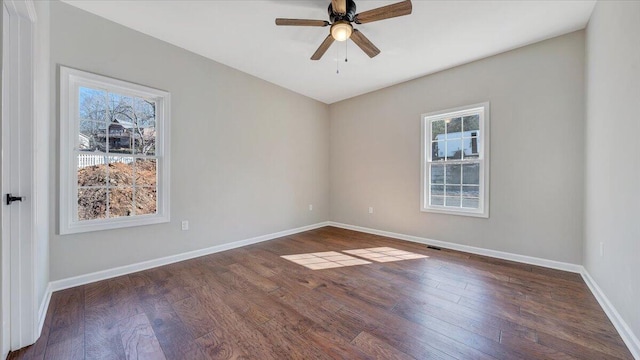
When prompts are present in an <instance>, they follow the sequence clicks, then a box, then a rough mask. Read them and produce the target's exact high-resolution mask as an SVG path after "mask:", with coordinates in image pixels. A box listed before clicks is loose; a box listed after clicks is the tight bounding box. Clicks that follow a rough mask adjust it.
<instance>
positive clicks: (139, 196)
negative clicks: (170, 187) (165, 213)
mask: <svg viewBox="0 0 640 360" xmlns="http://www.w3.org/2000/svg"><path fill="white" fill-rule="evenodd" d="M135 197H136V215H146V214H155V213H156V211H157V200H156V199H157V190H156V188H154V187H153V188H152V187H136V196H135Z"/></svg>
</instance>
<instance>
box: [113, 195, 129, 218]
mask: <svg viewBox="0 0 640 360" xmlns="http://www.w3.org/2000/svg"><path fill="white" fill-rule="evenodd" d="M131 215H133V188H109V217H112V218H114V217H121V216H131Z"/></svg>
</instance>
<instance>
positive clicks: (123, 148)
mask: <svg viewBox="0 0 640 360" xmlns="http://www.w3.org/2000/svg"><path fill="white" fill-rule="evenodd" d="M132 148H133V129H132V128H131V126H130V125H126V126H124V125H123V124H121V123H111V124H109V152H111V153H118V154H131V150H132Z"/></svg>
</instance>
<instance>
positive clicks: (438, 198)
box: [431, 196, 444, 206]
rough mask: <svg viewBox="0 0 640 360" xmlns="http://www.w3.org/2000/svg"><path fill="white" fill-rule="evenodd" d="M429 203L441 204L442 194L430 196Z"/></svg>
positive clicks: (442, 202) (442, 201) (442, 203)
mask: <svg viewBox="0 0 640 360" xmlns="http://www.w3.org/2000/svg"><path fill="white" fill-rule="evenodd" d="M431 205H437V206H443V205H444V196H432V197H431Z"/></svg>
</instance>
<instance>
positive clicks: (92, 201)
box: [78, 188, 107, 220]
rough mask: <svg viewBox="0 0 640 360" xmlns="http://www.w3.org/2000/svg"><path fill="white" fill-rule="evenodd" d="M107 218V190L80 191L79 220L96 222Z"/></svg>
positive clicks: (81, 189)
mask: <svg viewBox="0 0 640 360" xmlns="http://www.w3.org/2000/svg"><path fill="white" fill-rule="evenodd" d="M106 217H107V189H105V188H98V189H83V188H80V189H78V219H79V220H94V219H104V218H106Z"/></svg>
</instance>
